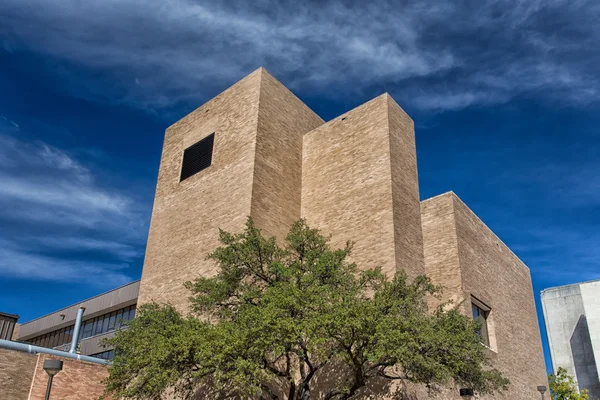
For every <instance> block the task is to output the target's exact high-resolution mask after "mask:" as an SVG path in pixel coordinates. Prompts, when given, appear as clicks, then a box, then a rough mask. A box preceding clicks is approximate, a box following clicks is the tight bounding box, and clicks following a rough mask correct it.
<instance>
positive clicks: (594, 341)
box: [580, 281, 600, 397]
mask: <svg viewBox="0 0 600 400" xmlns="http://www.w3.org/2000/svg"><path fill="white" fill-rule="evenodd" d="M580 288H581V299H582V301H583V308H584V310H585V317H586V321H587V326H588V335H589V342H590V345H591V347H592V356H593V360H594V364H595V365H594V366H590V367H588V368H589V370H588V372H587V373H588V375H589V376H590V378H592V379H591V381H590V386H593V389H592V390H593V391H594V395H595V396H597V397H600V380H599V379H598V377H599V376H600V281H595V282H586V283H582V284H581V285H580ZM594 368H595V372H596V373H595V374H594ZM594 377H595V381H594V380H593V378H594Z"/></svg>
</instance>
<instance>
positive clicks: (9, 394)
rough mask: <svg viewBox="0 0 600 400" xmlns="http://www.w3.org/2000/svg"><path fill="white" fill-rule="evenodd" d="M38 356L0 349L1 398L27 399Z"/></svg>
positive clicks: (11, 399) (7, 399)
mask: <svg viewBox="0 0 600 400" xmlns="http://www.w3.org/2000/svg"><path fill="white" fill-rule="evenodd" d="M36 361H37V356H36V355H34V354H29V353H23V352H20V351H14V350H6V349H0V399H2V400H26V399H27V396H29V388H30V387H31V380H32V378H33V372H34V370H35V364H36Z"/></svg>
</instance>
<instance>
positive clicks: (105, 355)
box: [90, 350, 115, 360]
mask: <svg viewBox="0 0 600 400" xmlns="http://www.w3.org/2000/svg"><path fill="white" fill-rule="evenodd" d="M90 357H96V358H102V359H103V360H112V359H113V358H115V351H114V350H107V351H103V352H102V353H96V354H92V355H91V356H90Z"/></svg>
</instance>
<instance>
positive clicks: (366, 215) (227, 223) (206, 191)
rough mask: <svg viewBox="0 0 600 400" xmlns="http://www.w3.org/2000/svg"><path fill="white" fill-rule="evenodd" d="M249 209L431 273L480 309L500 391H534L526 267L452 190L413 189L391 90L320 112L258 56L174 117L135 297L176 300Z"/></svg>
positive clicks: (278, 230) (537, 377) (278, 224)
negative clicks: (252, 65)
mask: <svg viewBox="0 0 600 400" xmlns="http://www.w3.org/2000/svg"><path fill="white" fill-rule="evenodd" d="M247 216H251V217H252V218H253V219H254V221H255V222H256V224H257V225H258V226H259V227H260V228H262V230H263V233H264V234H266V235H272V236H276V237H277V238H279V239H281V238H283V236H284V235H285V233H286V232H287V230H288V229H289V227H290V226H291V224H292V223H293V222H294V221H296V220H298V219H299V218H306V220H307V221H308V223H309V225H311V226H313V227H318V228H320V229H321V230H322V231H323V232H324V233H325V234H331V235H332V242H333V243H332V244H333V245H334V246H341V245H342V244H343V243H345V242H346V241H347V240H352V241H354V242H355V246H354V252H353V256H352V257H353V261H355V262H356V263H357V264H358V266H359V267H363V268H371V267H374V266H381V267H382V268H383V271H384V272H385V273H386V274H388V275H392V274H393V273H394V272H395V271H397V270H400V269H402V270H405V271H407V273H408V274H409V275H412V276H415V275H418V274H423V273H426V274H428V275H429V276H430V277H431V278H432V279H433V280H434V281H435V282H436V283H439V284H442V285H444V286H446V288H447V289H446V291H445V296H446V298H451V299H453V300H454V301H455V302H456V303H457V304H460V305H461V308H462V310H463V311H464V313H465V314H467V315H473V317H474V318H478V319H480V320H481V321H482V323H483V326H484V328H483V332H482V340H483V342H484V344H485V345H486V346H487V347H488V349H489V354H490V358H491V359H492V361H493V363H494V365H495V366H496V367H497V368H499V369H500V370H502V371H503V372H504V373H505V374H506V376H507V377H509V378H510V380H511V382H512V384H511V389H510V391H509V392H508V393H506V394H504V395H502V396H497V397H496V398H506V399H523V400H524V399H535V398H538V396H539V393H538V392H537V390H536V387H537V386H538V385H544V384H545V382H546V374H545V367H544V359H543V353H542V344H541V338H540V332H539V328H538V324H537V316H536V310H535V304H534V296H533V290H532V285H531V278H530V274H529V269H528V268H527V266H525V265H524V264H523V263H522V262H521V261H520V260H519V258H518V257H517V256H515V255H514V253H512V252H511V251H510V249H509V248H508V247H507V246H506V245H504V243H502V241H500V239H498V237H496V236H495V235H494V233H493V232H492V231H491V230H490V229H489V228H487V227H486V226H485V224H484V223H483V222H482V221H481V220H480V219H479V218H478V217H477V216H476V215H475V214H474V213H473V212H472V211H471V210H469V208H468V207H467V206H466V205H465V204H464V203H463V202H462V201H461V200H460V199H459V198H458V197H457V196H456V195H455V194H454V193H446V194H443V195H440V196H437V197H434V198H432V199H428V200H425V201H423V202H421V201H420V197H419V186H418V179H417V160H416V152H415V136H414V123H413V121H412V119H411V118H410V117H409V116H408V115H407V114H406V113H405V112H404V111H403V110H402V109H401V108H400V107H399V106H398V104H396V102H395V101H394V100H393V99H392V98H391V97H390V96H389V95H388V94H383V95H381V96H379V97H377V98H375V99H373V100H371V101H369V102H367V103H366V104H363V105H361V106H359V107H357V108H355V109H353V110H351V111H349V112H347V113H345V114H343V115H340V116H339V117H337V118H335V119H333V120H331V121H329V122H324V121H323V120H322V119H321V118H320V117H319V116H318V115H316V114H315V113H314V112H313V111H311V110H310V109H309V108H308V107H307V106H306V105H305V104H304V103H302V101H300V100H299V99H298V98H297V97H296V96H294V94H293V93H291V92H290V91H289V90H288V89H287V88H286V87H285V86H283V85H282V84H281V83H280V82H278V81H277V80H276V79H275V78H273V77H272V76H271V75H270V74H269V73H268V72H266V71H265V70H264V69H262V68H260V69H258V70H257V71H255V72H253V73H252V74H250V75H249V76H247V77H246V78H244V79H242V80H241V81H240V82H238V83H236V84H235V85H233V86H232V87H230V88H229V89H227V90H225V91H224V92H223V93H221V94H219V95H218V96H216V97H215V98H214V99H212V100H210V101H208V102H207V103H205V104H204V105H202V106H201V107H199V108H198V109H196V110H195V111H193V112H192V113H190V114H189V115H187V116H185V117H184V118H182V119H181V120H179V121H178V122H176V123H175V124H173V125H172V126H170V127H169V128H168V129H167V131H166V135H165V141H164V147H163V153H162V159H161V165H160V171H159V176H158V183H157V188H156V197H155V200H154V209H153V212H152V221H151V225H150V233H149V237H148V246H147V250H146V259H145V263H144V270H143V273H142V279H141V283H140V293H139V299H138V302H139V303H145V302H149V301H156V302H170V303H172V304H174V305H176V306H177V307H178V308H180V309H181V310H186V307H187V297H188V293H187V292H186V290H185V289H184V288H183V286H182V283H183V282H184V281H186V280H190V279H193V278H195V277H197V276H198V275H205V276H210V275H212V274H214V273H215V272H216V271H215V264H214V263H213V262H212V261H208V260H206V254H207V253H209V252H210V251H211V250H213V249H214V248H215V247H216V246H218V244H219V243H218V236H217V235H218V228H223V229H225V230H228V231H233V232H238V231H241V230H242V229H243V225H244V222H245V220H246V217H247ZM446 397H447V398H451V397H454V396H453V395H447V396H446Z"/></svg>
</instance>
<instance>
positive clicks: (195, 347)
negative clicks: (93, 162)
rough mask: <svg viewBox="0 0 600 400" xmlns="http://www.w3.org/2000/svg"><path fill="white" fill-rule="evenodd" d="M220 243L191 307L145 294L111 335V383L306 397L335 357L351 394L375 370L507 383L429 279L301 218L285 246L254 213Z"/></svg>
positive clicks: (411, 377) (117, 387)
mask: <svg viewBox="0 0 600 400" xmlns="http://www.w3.org/2000/svg"><path fill="white" fill-rule="evenodd" d="M220 241H221V243H222V246H221V247H219V248H217V249H216V250H215V251H214V252H213V253H212V254H210V255H209V258H210V259H211V260H214V261H215V262H216V264H217V266H218V274H217V275H215V276H214V277H212V278H207V277H199V278H198V279H196V280H195V281H194V282H187V283H186V287H187V288H188V289H189V290H190V291H191V297H190V301H191V310H190V313H189V314H188V315H185V316H184V315H181V314H180V313H179V312H177V311H176V310H175V309H174V308H173V307H171V306H170V305H157V304H146V305H143V306H141V307H140V308H139V310H138V312H137V316H136V318H135V319H134V320H133V321H131V323H130V325H129V327H128V329H126V330H122V331H120V332H118V333H117V334H116V336H115V337H114V338H113V339H111V340H110V341H109V344H110V345H112V346H114V347H115V349H116V357H115V360H114V363H113V366H112V368H111V369H110V376H109V378H108V379H107V382H106V383H107V386H106V389H107V392H109V393H112V394H113V395H114V396H116V397H118V398H130V399H159V398H160V397H161V395H162V394H163V393H165V392H166V391H168V390H172V388H174V389H175V390H176V391H178V392H179V395H180V396H183V397H184V398H186V397H189V396H191V394H192V393H193V392H194V391H195V390H197V389H198V388H199V387H201V386H203V385H204V386H209V387H211V388H212V389H213V390H215V391H218V392H220V393H222V394H224V396H231V395H233V394H235V395H237V396H240V397H247V398H257V397H259V398H266V399H275V398H288V399H303V400H308V399H310V396H311V391H314V389H313V383H314V380H315V376H317V375H318V374H319V372H321V371H324V370H327V368H333V367H334V366H336V368H338V371H344V373H343V376H342V377H341V381H339V382H338V383H336V385H335V387H330V388H327V390H326V393H325V398H327V399H331V400H333V399H349V398H352V397H353V396H354V395H355V394H357V392H359V391H360V390H361V389H362V388H364V387H365V386H366V385H368V384H369V383H370V382H371V381H372V380H373V379H379V380H382V379H383V380H390V381H391V380H405V381H410V382H418V383H422V384H425V385H427V387H429V388H431V389H436V388H439V387H442V386H444V385H448V384H452V383H455V384H457V385H461V386H468V387H472V388H474V389H475V390H476V391H477V392H479V393H490V392H493V391H496V390H501V389H505V388H506V386H507V385H508V380H507V379H505V378H504V377H503V376H502V375H501V374H500V373H499V372H498V371H496V370H494V369H491V368H490V367H489V365H488V361H487V358H486V353H485V352H486V349H485V347H484V346H482V345H481V343H480V338H479V336H478V334H477V328H478V327H477V323H476V322H473V321H472V320H471V319H470V318H467V317H465V316H463V315H462V314H460V313H459V312H458V311H457V310H456V309H450V310H447V311H445V310H444V309H443V308H442V307H441V306H440V307H439V308H437V309H435V310H432V311H431V310H429V309H428V306H427V297H428V296H431V295H436V294H438V293H439V291H440V288H438V287H435V286H434V285H433V284H432V283H431V282H430V280H429V279H428V278H426V277H423V276H421V277H417V278H416V279H414V280H412V281H411V280H409V279H408V278H407V276H406V274H405V273H403V272H399V273H398V274H396V276H394V277H391V278H390V279H386V277H385V276H384V275H383V274H382V272H381V271H380V270H379V269H378V268H375V269H370V270H363V271H359V270H358V269H357V267H356V265H355V264H353V263H350V262H348V261H347V257H348V255H349V254H350V251H351V245H350V244H348V245H347V246H346V247H345V248H343V249H331V248H330V246H329V244H328V239H327V238H325V237H323V236H322V235H321V234H320V233H319V231H318V230H315V229H311V228H309V227H308V226H307V225H306V223H305V222H304V221H302V220H301V221H299V222H297V223H295V224H294V225H293V227H292V229H291V231H290V232H289V234H288V235H287V237H286V241H285V246H284V247H281V246H279V245H278V244H277V242H276V240H275V239H274V238H265V237H263V236H262V235H261V232H260V230H259V229H257V228H256V227H255V225H254V224H253V222H252V220H251V219H249V220H248V222H247V224H246V228H245V230H244V232H243V233H240V234H231V233H228V232H224V231H221V232H220ZM170 388H171V389H170ZM278 396H279V397H278Z"/></svg>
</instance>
